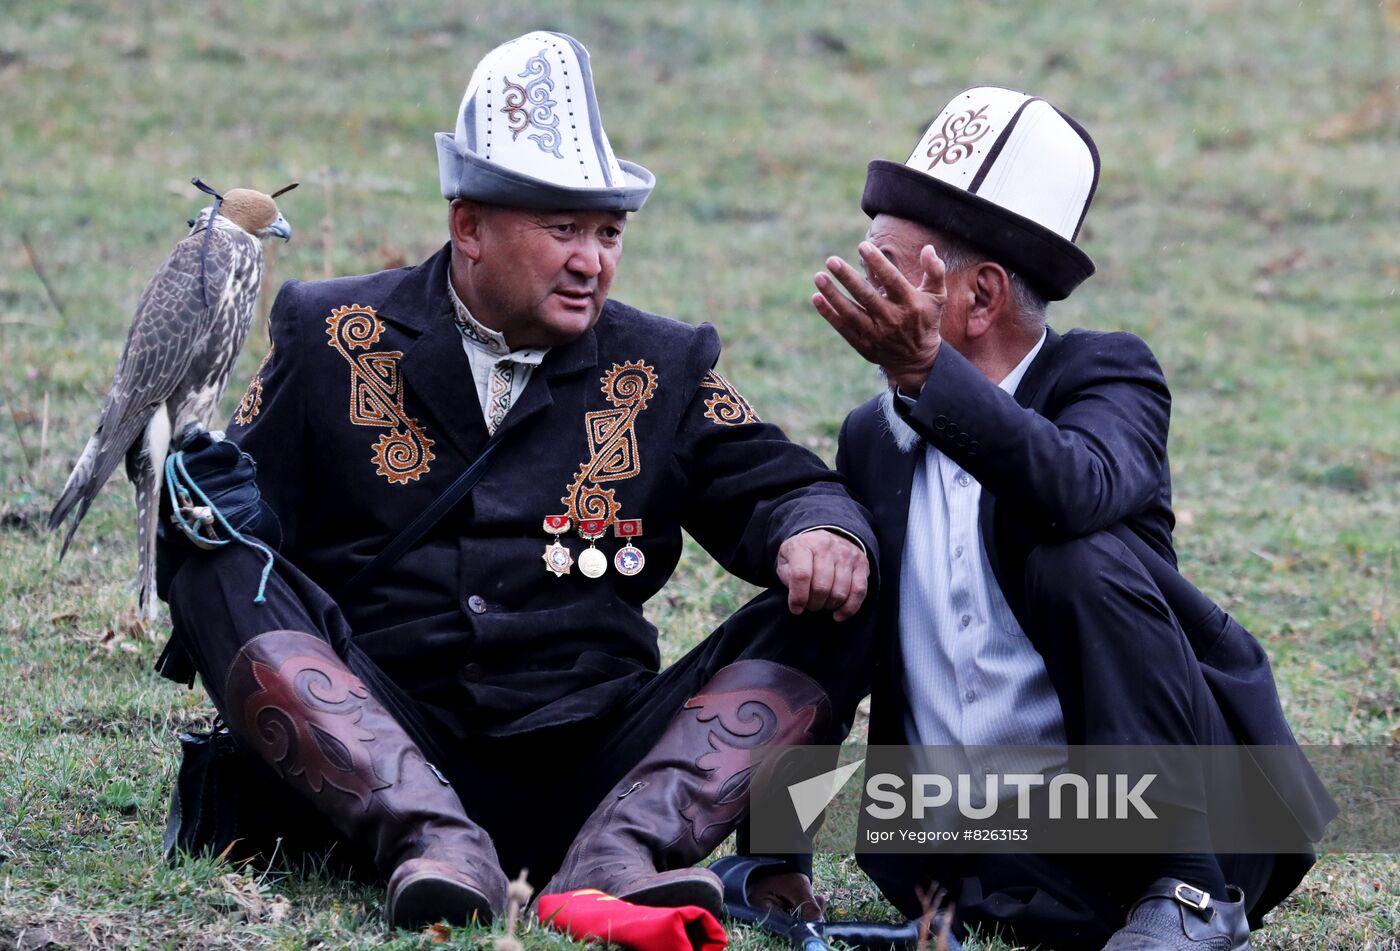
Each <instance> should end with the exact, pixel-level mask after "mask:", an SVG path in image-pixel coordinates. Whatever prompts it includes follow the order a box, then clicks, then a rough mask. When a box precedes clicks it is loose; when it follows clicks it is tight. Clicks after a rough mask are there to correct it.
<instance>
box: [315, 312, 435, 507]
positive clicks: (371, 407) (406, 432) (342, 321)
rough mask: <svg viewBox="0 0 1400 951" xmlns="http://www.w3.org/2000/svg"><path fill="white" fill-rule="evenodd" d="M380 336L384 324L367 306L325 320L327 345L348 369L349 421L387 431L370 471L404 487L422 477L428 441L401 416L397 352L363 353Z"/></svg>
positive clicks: (428, 458) (377, 445)
mask: <svg viewBox="0 0 1400 951" xmlns="http://www.w3.org/2000/svg"><path fill="white" fill-rule="evenodd" d="M383 333H384V324H383V322H382V321H381V320H380V319H379V316H378V315H377V314H376V313H375V312H374V308H372V307H365V306H363V305H360V304H351V305H349V306H348V307H337V308H335V309H334V310H332V311H331V315H330V316H329V317H327V318H326V335H327V336H328V337H330V346H331V347H332V349H334V350H335V351H336V352H337V353H339V354H340V355H341V356H342V357H344V358H345V362H346V363H348V364H350V422H352V423H354V424H355V425H356V426H377V427H380V428H388V429H389V431H388V432H387V433H384V434H382V435H381V436H380V437H379V441H378V442H376V443H375V444H374V455H373V460H374V471H375V474H377V475H381V476H383V477H384V478H386V479H388V480H389V482H390V483H391V484H394V485H404V484H405V483H408V482H412V481H413V480H415V479H417V478H418V477H419V476H422V475H425V474H426V473H427V472H428V463H430V462H432V461H433V459H434V456H433V452H432V448H431V447H432V445H433V440H431V439H429V438H428V435H427V433H426V432H424V431H423V427H422V426H421V425H420V424H419V422H418V420H416V419H414V418H413V417H411V416H409V415H408V413H406V412H405V411H404V408H403V376H402V374H400V373H399V359H400V358H402V357H403V351H401V350H382V351H379V352H374V351H371V350H370V349H369V348H370V347H372V346H374V345H375V344H376V343H378V342H379V337H380V335H381V334H383ZM352 350H363V351H365V352H364V353H351V351H352Z"/></svg>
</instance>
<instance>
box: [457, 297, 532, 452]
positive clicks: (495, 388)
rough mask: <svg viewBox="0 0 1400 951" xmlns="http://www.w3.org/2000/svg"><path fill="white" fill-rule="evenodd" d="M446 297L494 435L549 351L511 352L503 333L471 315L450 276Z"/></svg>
mask: <svg viewBox="0 0 1400 951" xmlns="http://www.w3.org/2000/svg"><path fill="white" fill-rule="evenodd" d="M447 294H448V296H449V297H450V298H451V299H452V310H453V312H454V313H455V315H456V318H457V329H458V330H460V331H461V332H462V349H463V350H464V351H466V354H467V359H468V360H469V361H470V362H471V366H472V380H473V381H474V382H475V383H476V397H477V400H478V401H479V402H480V403H481V415H482V416H483V417H484V418H485V420H486V429H487V431H488V432H492V433H494V432H495V431H496V427H497V426H499V425H500V424H501V422H502V421H503V420H504V419H505V418H506V413H508V412H510V408H511V407H512V406H514V405H515V403H516V401H517V400H518V399H520V394H521V393H524V392H525V387H526V386H527V385H528V384H529V382H530V375H531V374H532V373H533V372H534V370H535V367H537V366H539V365H540V361H541V360H543V359H544V355H545V354H546V353H548V352H549V348H548V347H544V348H537V349H526V350H512V349H510V347H509V346H507V345H506V338H505V335H504V334H502V333H500V332H498V331H495V330H492V329H491V328H490V327H487V326H486V325H485V324H483V323H482V322H481V321H479V320H477V319H476V318H475V317H473V316H472V313H471V311H469V310H467V305H466V304H464V303H462V299H461V298H460V297H458V296H457V289H456V288H455V287H453V286H452V279H451V278H450V277H449V278H448V280H447Z"/></svg>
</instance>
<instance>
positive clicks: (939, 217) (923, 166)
mask: <svg viewBox="0 0 1400 951" xmlns="http://www.w3.org/2000/svg"><path fill="white" fill-rule="evenodd" d="M1098 181H1099V153H1098V150H1097V149H1096V148H1094V140H1093V139H1091V138H1089V133H1088V132H1086V131H1084V127H1083V126H1081V125H1080V124H1079V123H1078V122H1075V121H1074V120H1073V119H1072V118H1070V117H1069V116H1068V115H1066V114H1065V113H1063V112H1061V111H1060V110H1059V109H1056V108H1055V107H1054V106H1053V105H1051V104H1050V103H1049V102H1047V101H1045V100H1044V99H1041V98H1039V97H1038V96H1030V95H1027V94H1026V93H1023V92H1016V91H1015V90H1012V89H1002V88H1001V87H998V86H977V87H974V88H972V89H968V90H965V91H963V92H961V93H959V94H958V95H957V96H955V97H953V101H952V102H950V103H948V105H947V106H945V107H944V108H943V111H942V112H941V113H939V115H938V118H936V119H934V120H933V124H932V125H930V126H929V127H928V131H927V132H925V133H924V136H923V138H922V139H920V140H919V144H918V145H917V146H916V147H915V148H914V151H913V152H912V153H911V154H910V156H909V158H908V159H907V160H905V162H904V164H903V165H900V164H899V163H897V162H887V161H881V160H877V161H874V162H871V163H870V166H869V169H868V172H867V175H866V180H865V195H864V197H862V199H861V203H860V206H861V209H862V210H864V211H865V213H866V214H867V215H869V216H870V217H872V218H873V217H875V216H876V215H878V214H888V215H894V216H895V217H898V218H906V219H909V220H911V221H917V222H920V223H921V224H924V225H927V226H928V227H930V228H934V229H936V230H938V231H942V232H944V233H946V234H949V235H953V236H955V237H958V238H961V239H962V240H964V241H967V242H969V243H971V244H973V245H974V246H976V247H979V248H982V249H984V250H985V251H987V252H988V253H990V254H992V255H993V256H994V257H996V258H997V260H998V261H1000V262H1001V263H1002V264H1003V265H1005V266H1006V267H1008V268H1010V269H1012V270H1014V271H1016V272H1017V273H1019V274H1020V275H1021V276H1022V277H1024V278H1025V279H1026V280H1027V281H1029V282H1030V284H1031V285H1032V286H1033V287H1034V288H1035V289H1036V290H1037V291H1039V292H1040V293H1041V294H1043V295H1044V296H1045V297H1046V299H1048V300H1063V299H1064V298H1066V297H1068V296H1069V294H1070V291H1072V290H1074V289H1075V288H1076V287H1078V286H1079V285H1080V284H1081V283H1082V282H1083V281H1084V280H1085V279H1086V278H1088V277H1089V275H1091V274H1093V273H1094V262H1093V261H1091V260H1090V259H1089V256H1088V255H1087V254H1085V253H1084V252H1083V251H1081V250H1080V249H1079V248H1078V247H1076V246H1075V244H1074V240H1075V238H1077V237H1078V236H1079V229H1080V227H1081V226H1083V224H1084V215H1085V214H1086V213H1087V212H1088V210H1089V203H1090V202H1091V201H1092V200H1093V198H1094V189H1095V188H1096V187H1097V185H1098Z"/></svg>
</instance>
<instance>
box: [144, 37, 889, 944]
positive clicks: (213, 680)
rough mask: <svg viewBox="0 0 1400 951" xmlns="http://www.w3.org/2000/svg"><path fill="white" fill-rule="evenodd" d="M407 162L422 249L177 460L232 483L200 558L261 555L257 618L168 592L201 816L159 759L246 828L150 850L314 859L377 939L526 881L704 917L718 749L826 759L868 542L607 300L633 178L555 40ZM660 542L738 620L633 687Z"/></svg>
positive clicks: (712, 905) (664, 575) (734, 762)
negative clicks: (361, 866) (722, 573)
mask: <svg viewBox="0 0 1400 951" xmlns="http://www.w3.org/2000/svg"><path fill="white" fill-rule="evenodd" d="M437 145H438V158H439V167H440V171H441V183H442V194H443V196H444V198H446V199H447V200H448V201H449V202H450V203H451V204H450V210H449V212H448V221H449V229H450V240H449V241H448V243H447V244H446V245H445V246H444V247H443V248H442V249H441V250H440V251H439V252H438V253H436V254H435V255H433V256H432V257H431V258H429V259H428V260H427V261H425V262H424V263H422V264H420V265H418V266H417V267H410V268H402V269H398V270H393V271H385V272H382V273H378V274H371V275H367V276H362V277H350V278H344V279H340V280H332V281H320V282H308V283H298V282H296V281H289V282H288V283H287V284H286V285H285V286H284V287H283V288H282V290H281V293H280V294H279V295H278V297H277V302H276V304H275V306H274V308H273V311H272V315H271V336H272V349H271V351H270V352H269V353H268V356H267V359H266V360H265V361H264V362H263V364H262V366H261V367H260V368H259V370H258V372H257V375H256V376H255V378H254V379H253V381H252V383H251V385H250V386H249V388H248V392H247V394H246V396H245V397H244V400H243V403H242V405H241V406H240V407H239V409H238V411H237V413H236V414H235V416H234V419H233V421H232V423H231V425H230V428H229V433H228V436H229V438H228V441H225V442H215V441H213V440H211V439H209V438H208V437H207V436H206V437H201V438H200V439H197V440H195V441H193V442H192V443H191V444H190V445H189V447H188V449H187V451H186V463H187V465H188V467H189V469H190V471H191V473H192V474H194V475H195V477H196V478H198V477H199V476H200V475H201V474H204V475H205V476H206V478H207V479H208V480H209V481H210V484H211V485H213V484H214V483H215V482H218V483H219V485H220V487H223V486H224V485H225V484H226V483H229V482H231V481H234V482H236V481H237V480H236V479H230V478H229V472H230V471H236V470H237V468H238V466H242V471H245V472H247V473H249V478H251V472H252V467H251V465H248V464H247V463H246V461H244V460H245V459H246V457H240V456H239V453H238V450H237V449H236V448H233V447H234V446H235V444H236V446H238V447H241V449H242V451H243V452H244V453H245V454H246V455H249V456H251V457H252V458H253V460H255V461H256V484H257V487H258V488H259V489H260V491H261V500H262V504H261V506H243V507H242V508H241V509H240V512H244V513H246V512H247V511H251V510H253V509H256V513H255V514H254V515H251V516H249V517H248V518H242V517H240V518H239V519H238V520H237V521H238V524H236V525H234V526H233V527H234V528H238V529H240V530H241V531H243V532H244V533H245V534H251V535H253V536H255V537H256V538H257V539H258V540H260V541H261V542H263V543H265V544H267V545H268V546H270V547H274V548H276V550H277V556H276V558H275V561H274V563H273V565H272V568H271V574H270V575H269V576H267V577H266V581H265V585H263V594H262V595H261V596H260V598H259V601H257V602H255V601H254V594H255V593H256V592H257V591H258V590H259V585H260V583H261V582H262V580H263V571H264V567H265V565H266V558H265V557H264V555H263V554H261V553H260V552H259V551H257V550H255V549H254V548H252V547H249V546H245V545H239V544H231V545H225V546H223V547H220V548H217V549H215V550H212V551H192V552H189V553H187V557H186V558H185V559H184V562H183V565H182V566H181V567H179V569H178V572H177V573H174V575H173V580H172V579H170V578H169V577H167V579H166V580H167V582H168V583H167V585H166V588H167V591H168V594H169V601H170V605H171V613H172V616H173V619H174V625H175V635H174V638H173V641H172V644H171V646H170V648H169V649H168V650H167V652H166V654H165V655H164V657H163V658H162V669H163V671H164V672H166V673H168V674H170V675H171V676H173V677H176V678H178V679H184V678H188V677H191V676H192V671H194V670H197V671H198V672H199V673H200V674H201V675H202V679H203V681H204V684H205V687H206V689H208V690H209V692H210V695H211V697H212V699H213V701H214V703H215V704H216V705H217V707H218V708H219V710H220V712H221V713H222V714H223V717H224V720H225V721H226V722H227V724H228V728H229V730H230V731H231V733H232V739H233V740H234V741H236V744H237V747H238V751H239V752H238V754H237V755H239V756H242V757H244V758H245V759H246V763H247V766H246V769H241V770H236V769H221V770H220V772H219V774H218V776H217V777H215V779H214V782H215V785H214V786H211V785H210V784H209V783H202V782H201V781H200V780H201V779H202V778H203V777H204V774H203V773H201V770H200V765H199V762H196V761H193V760H191V761H187V765H186V770H185V774H184V775H182V777H181V782H180V791H181V794H182V795H185V796H186V800H185V802H184V805H185V806H189V807H193V806H194V805H195V803H193V802H191V801H190V798H191V797H193V796H196V795H197V796H199V797H202V801H205V802H208V801H209V800H211V799H212V800H214V801H215V802H216V803H217V802H219V801H221V797H220V796H219V789H218V787H217V783H218V782H219V781H220V780H219V777H222V780H223V781H224V782H225V783H232V782H240V783H242V784H243V785H246V786H247V787H249V788H246V789H245V788H242V787H241V786H240V790H239V792H240V795H239V796H238V797H229V798H237V800H238V802H240V803H244V804H248V803H252V804H253V806H252V809H251V811H252V815H248V814H247V810H245V811H243V812H237V811H236V810H235V811H233V813H232V814H229V815H226V816H220V817H219V818H220V820H221V821H220V822H219V823H215V824H214V825H213V826H212V827H210V828H206V827H205V826H203V825H200V824H199V823H198V822H196V821H195V819H196V813H197V812H198V810H196V809H193V808H185V809H183V810H177V811H176V812H175V814H174V819H175V821H174V822H173V823H172V829H171V839H170V841H171V844H172V845H175V846H181V847H185V848H189V849H194V848H204V847H213V848H215V849H223V848H224V846H225V845H229V847H230V848H231V849H232V853H233V854H239V853H246V852H248V851H250V850H256V849H266V850H270V849H271V848H272V845H273V843H274V842H276V841H278V840H279V839H280V848H281V849H282V851H283V853H286V852H288V851H289V850H290V851H291V852H292V853H293V854H297V853H304V852H307V851H320V850H322V849H324V847H325V846H326V845H328V844H331V843H341V852H342V853H343V852H344V851H345V850H346V849H347V848H348V849H349V850H350V851H351V852H352V853H353V854H355V855H356V856H363V857H364V858H365V859H367V860H369V861H370V862H372V864H373V866H374V867H375V868H376V869H377V870H378V871H379V872H380V873H381V874H382V875H383V876H385V877H387V878H388V880H389V886H388V887H389V894H388V918H389V921H390V922H391V923H392V924H395V925H419V924H422V923H423V922H426V921H433V920H436V919H440V918H445V919H449V920H454V921H464V920H469V919H472V918H476V919H477V920H478V921H481V920H489V919H490V918H492V917H493V916H495V915H498V914H500V912H501V910H502V907H503V904H504V902H505V897H506V881H507V875H510V876H512V877H513V876H515V875H516V874H517V873H518V872H519V871H520V870H521V869H525V868H528V869H529V873H530V877H531V879H532V880H533V881H534V883H535V884H536V886H537V887H539V886H541V885H544V884H545V883H546V882H550V878H551V876H554V877H553V880H552V882H550V884H549V887H548V890H549V891H552V892H565V891H570V890H574V889H584V888H589V889H598V890H601V891H604V892H607V893H609V894H611V895H614V896H617V897H619V898H623V899H627V900H629V901H631V902H634V903H640V904H649V905H663V906H680V905H698V906H701V907H704V908H707V909H709V910H711V911H712V912H716V913H718V911H719V908H720V902H721V898H722V889H721V886H720V883H719V881H718V879H717V878H716V876H715V875H714V874H713V873H711V872H709V871H708V870H707V869H703V868H692V867H691V866H692V865H693V864H694V863H696V862H698V861H700V860H702V859H704V858H705V857H706V856H707V855H708V854H709V853H710V851H711V850H712V849H714V848H715V847H716V846H717V845H718V844H719V843H720V842H721V841H723V840H724V838H725V837H726V836H727V835H729V833H730V832H731V831H733V830H734V829H735V827H736V826H737V825H738V824H739V823H740V822H741V820H742V819H743V817H744V815H745V813H746V808H747V785H748V751H749V750H750V749H751V748H753V747H755V746H758V745H760V744H764V743H813V742H833V741H839V739H840V738H841V737H842V736H844V735H845V734H846V732H847V731H848V730H849V727H850V723H851V721H852V718H853V716H854V712H855V707H856V704H857V702H858V701H859V700H860V694H861V692H862V690H863V688H864V686H865V680H866V678H865V677H864V676H863V673H862V672H863V670H864V669H865V666H866V663H867V659H868V654H869V651H870V640H871V638H870V637H869V636H868V635H869V633H870V615H871V614H872V613H873V611H871V610H866V611H861V610H860V608H861V604H862V601H863V600H864V596H865V591H866V586H867V575H868V570H869V563H868V558H870V557H873V556H874V552H875V549H874V539H873V536H872V535H871V532H870V528H869V522H868V517H867V516H866V514H865V513H864V511H863V510H862V509H861V508H860V507H859V506H858V505H857V504H856V503H854V502H853V501H852V500H851V499H850V497H849V496H848V494H847V492H846V490H845V488H844V487H843V483H842V481H841V480H840V478H839V477H838V476H837V475H836V474H835V473H833V472H831V471H830V470H829V469H828V468H827V467H826V466H825V465H823V464H822V462H821V461H820V460H819V459H818V458H817V457H815V456H814V455H812V454H811V453H809V452H808V451H806V450H805V449H803V448H801V447H799V446H796V445H794V444H793V443H791V442H790V441H788V440H787V439H786V438H785V437H784V435H783V434H782V432H781V431H779V429H778V428H777V427H775V426H773V425H771V424H767V423H764V422H762V421H761V420H760V419H759V417H758V415H757V413H756V412H755V411H754V408H753V407H752V406H751V405H750V404H749V403H748V401H746V400H745V399H744V397H743V396H742V395H740V393H739V391H738V390H737V389H736V388H735V387H734V386H733V384H731V383H730V382H729V381H727V380H726V379H725V378H724V377H722V376H720V375H719V374H718V373H717V372H716V371H715V363H716V361H717V360H718V358H719V352H720V345H719V337H718V335H717V334H716V333H715V330H714V328H712V327H711V326H709V325H708V324H701V325H699V326H693V325H690V324H684V323H679V322H677V321H674V320H670V319H667V318H664V317H658V316H655V315H653V314H648V313H645V312H643V311H640V310H636V309H633V308H631V307H628V306H626V305H624V304H620V303H618V302H616V301H613V300H610V299H609V298H608V289H609V286H610V284H611V282H612V279H613V275H614V272H615V270H616V268H617V265H618V262H619V260H620V258H621V256H622V246H623V234H624V230H625V229H626V228H627V225H628V214H629V213H630V212H635V211H637V210H638V209H640V208H641V207H642V204H643V202H645V201H646V199H647V196H648V195H649V194H650V192H651V189H652V184H653V180H652V175H651V173H649V172H648V171H647V170H646V169H644V168H642V167H640V166H638V165H634V164H632V163H629V162H623V161H619V160H618V159H616V158H615V157H614V155H613V152H612V148H611V146H610V145H609V143H608V138H607V136H606V134H605V133H604V131H603V125H602V121H601V118H600V114H599V108H598V103H597V100H596V97H595V95H594V88H593V78H592V74H591V72H590V68H589V58H588V53H587V51H586V50H585V49H584V48H583V47H582V46H581V45H579V43H578V42H577V41H575V40H574V39H572V38H570V37H568V36H564V35H562V34H557V33H546V32H536V33H529V34H527V35H525V36H521V37H519V38H518V39H515V40H512V41H511V42H509V43H506V44H504V45H502V46H500V47H498V48H497V49H495V50H493V51H492V52H490V53H489V54H488V55H487V56H486V57H485V58H484V59H483V60H482V61H481V63H480V65H479V66H478V67H477V68H476V71H475V73H474V74H473V76H472V78H471V82H470V84H469V85H468V87H467V90H466V95H465V96H464V97H463V99H462V103H461V107H460V109H459V110H458V113H457V124H456V130H455V131H454V132H453V133H450V134H449V133H442V134H439V135H438V137H437ZM232 460H238V466H235V467H234V470H230V469H229V465H230V464H231V461H232ZM243 488H244V489H246V488H247V482H246V480H244V484H243ZM216 495H217V493H216ZM214 502H215V503H216V504H217V503H218V502H219V498H218V497H216V498H215V499H214ZM682 529H685V530H686V531H688V532H689V533H690V534H691V535H692V536H693V537H694V538H695V539H696V540H697V541H698V542H699V543H700V544H701V545H702V546H704V548H705V549H706V550H707V551H708V552H709V553H710V554H711V555H713V556H714V557H715V558H716V559H717V560H718V561H719V562H720V563H721V564H722V565H723V566H724V567H725V568H727V569H728V570H730V571H732V572H734V573H735V574H737V575H739V576H741V577H742V578H744V579H746V580H748V581H750V582H752V583H755V584H757V585H760V586H762V587H764V588H766V589H767V590H766V591H765V592H764V593H763V594H760V595H759V596H758V597H757V598H755V599H754V600H753V601H751V602H749V603H748V604H747V605H745V606H744V607H742V608H741V609H740V610H739V611H738V612H737V613H736V614H735V615H734V616H733V617H731V618H730V619H728V620H727V621H726V622H725V623H724V624H722V625H721V626H720V627H719V629H717V630H716V631H714V632H713V633H712V634H710V635H709V636H708V637H707V638H706V639H705V640H704V641H703V642H702V643H700V644H699V645H698V646H697V647H696V648H695V649H694V650H692V651H690V652H689V653H688V654H686V655H685V656H684V657H683V658H682V659H680V660H679V661H677V662H676V663H674V664H672V665H671V666H670V667H669V668H667V669H666V670H665V671H660V670H659V667H660V663H659V650H658V642H657V638H658V636H657V630H656V628H655V627H654V626H653V625H652V624H651V623H650V622H649V621H648V620H647V619H646V617H645V616H644V614H643V605H644V604H645V603H646V602H647V601H648V600H650V599H651V598H652V597H653V596H654V595H656V594H657V593H658V592H659V591H661V590H662V588H663V586H664V585H665V583H666V581H667V579H668V578H669V577H670V576H671V573H672V571H673V570H674V569H675V567H676V563H677V560H678V558H679V557H680V553H681V548H682V535H681V531H682ZM867 552H869V553H870V554H869V555H867ZM166 574H167V575H169V574H170V572H169V571H167V572H166ZM267 767H270V769H268V768H267ZM230 809H231V810H232V809H233V807H230ZM182 816H183V817H184V820H185V821H183V822H182V821H181V817H182ZM784 874H786V875H789V876H792V875H798V874H800V873H799V872H797V871H794V870H787V871H785V872H784Z"/></svg>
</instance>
